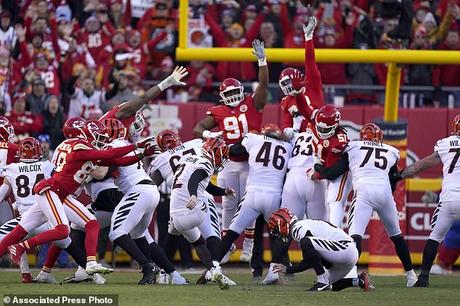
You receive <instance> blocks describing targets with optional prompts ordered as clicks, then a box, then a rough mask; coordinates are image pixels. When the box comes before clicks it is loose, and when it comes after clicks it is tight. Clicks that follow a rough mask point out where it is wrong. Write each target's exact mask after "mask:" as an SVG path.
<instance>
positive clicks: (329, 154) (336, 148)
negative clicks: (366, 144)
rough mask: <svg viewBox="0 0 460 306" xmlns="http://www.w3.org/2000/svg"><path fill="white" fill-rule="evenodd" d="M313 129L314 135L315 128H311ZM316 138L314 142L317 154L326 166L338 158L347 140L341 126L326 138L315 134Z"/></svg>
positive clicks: (329, 165)
mask: <svg viewBox="0 0 460 306" xmlns="http://www.w3.org/2000/svg"><path fill="white" fill-rule="evenodd" d="M313 131H314V134H315V135H316V130H315V129H313ZM316 139H317V141H318V142H317V143H316V147H317V152H318V153H317V155H318V157H319V158H320V159H321V162H322V163H323V165H324V166H326V167H331V166H333V165H334V164H335V163H336V162H337V161H338V160H339V159H340V155H341V154H342V153H343V150H344V149H345V147H346V146H347V144H348V141H349V140H348V136H347V132H346V131H345V130H344V129H343V128H341V127H338V128H337V129H336V131H335V134H334V135H332V136H331V137H329V138H328V139H321V138H319V137H318V136H317V135H316Z"/></svg>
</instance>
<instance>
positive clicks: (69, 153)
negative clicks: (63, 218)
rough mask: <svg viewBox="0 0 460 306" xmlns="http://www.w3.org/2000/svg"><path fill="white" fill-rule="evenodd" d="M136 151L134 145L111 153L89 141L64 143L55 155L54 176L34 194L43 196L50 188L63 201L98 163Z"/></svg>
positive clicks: (43, 181)
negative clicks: (97, 148) (98, 148)
mask: <svg viewBox="0 0 460 306" xmlns="http://www.w3.org/2000/svg"><path fill="white" fill-rule="evenodd" d="M132 150H134V146H133V145H128V146H125V147H120V148H116V149H108V150H96V149H95V148H94V147H93V146H92V145H91V144H90V143H89V142H88V141H87V140H83V139H78V138H71V139H67V140H65V141H64V142H62V143H61V144H60V145H59V146H58V147H57V148H56V151H55V152H54V155H53V160H52V162H53V164H54V165H55V167H56V168H55V169H54V173H53V176H52V177H51V178H49V179H47V180H42V181H40V183H38V184H37V185H36V186H35V188H34V191H35V193H38V194H41V193H42V192H43V191H45V190H47V189H51V190H52V191H54V192H55V193H56V194H57V195H58V196H59V197H60V198H61V199H63V198H66V197H67V196H68V195H69V194H73V193H74V192H75V191H77V190H78V188H79V187H81V186H82V185H83V184H84V183H85V181H86V180H87V178H88V177H89V175H90V174H91V172H92V171H93V170H94V167H95V164H96V161H97V162H99V161H102V162H109V161H110V160H113V159H116V158H119V157H121V156H123V155H126V154H127V153H129V152H131V151H132Z"/></svg>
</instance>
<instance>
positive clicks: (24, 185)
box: [16, 173, 45, 198]
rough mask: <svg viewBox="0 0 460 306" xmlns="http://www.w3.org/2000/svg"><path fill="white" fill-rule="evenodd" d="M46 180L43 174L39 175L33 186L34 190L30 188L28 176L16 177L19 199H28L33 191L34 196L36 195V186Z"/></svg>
mask: <svg viewBox="0 0 460 306" xmlns="http://www.w3.org/2000/svg"><path fill="white" fill-rule="evenodd" d="M44 178H45V175H43V174H41V173H40V174H37V176H36V177H35V183H34V185H33V186H32V188H30V187H29V183H30V181H29V177H28V176H26V175H20V176H18V177H16V186H17V187H18V192H17V195H18V197H20V198H27V197H28V196H30V193H31V191H32V194H35V193H34V187H35V185H37V183H38V182H40V181H41V180H42V179H44Z"/></svg>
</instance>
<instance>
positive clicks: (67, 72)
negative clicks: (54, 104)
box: [60, 37, 96, 84]
mask: <svg viewBox="0 0 460 306" xmlns="http://www.w3.org/2000/svg"><path fill="white" fill-rule="evenodd" d="M63 45H64V46H65V47H63V48H61V57H60V60H61V81H62V83H63V84H67V83H68V81H69V79H70V77H71V76H72V74H73V70H74V67H75V65H83V66H85V67H87V68H89V69H94V68H96V62H95V61H94V58H93V57H92V56H91V53H90V52H89V51H88V50H87V49H86V46H77V41H76V39H75V38H74V37H68V41H64V42H63Z"/></svg>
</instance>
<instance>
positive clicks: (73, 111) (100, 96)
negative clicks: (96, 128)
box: [68, 88, 104, 119]
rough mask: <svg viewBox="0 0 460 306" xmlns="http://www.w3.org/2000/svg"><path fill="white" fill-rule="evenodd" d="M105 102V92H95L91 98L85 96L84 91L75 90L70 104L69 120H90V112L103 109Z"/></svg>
mask: <svg viewBox="0 0 460 306" xmlns="http://www.w3.org/2000/svg"><path fill="white" fill-rule="evenodd" d="M103 102H104V92H102V91H100V90H95V91H94V92H93V94H92V95H91V96H89V97H88V96H87V95H85V93H84V92H83V90H81V89H80V88H75V93H74V94H73V95H72V97H71V99H70V104H69V115H68V117H69V118H73V117H82V118H85V119H88V118H89V115H90V112H91V111H93V110H97V109H100V108H101V105H102V103H103Z"/></svg>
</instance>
